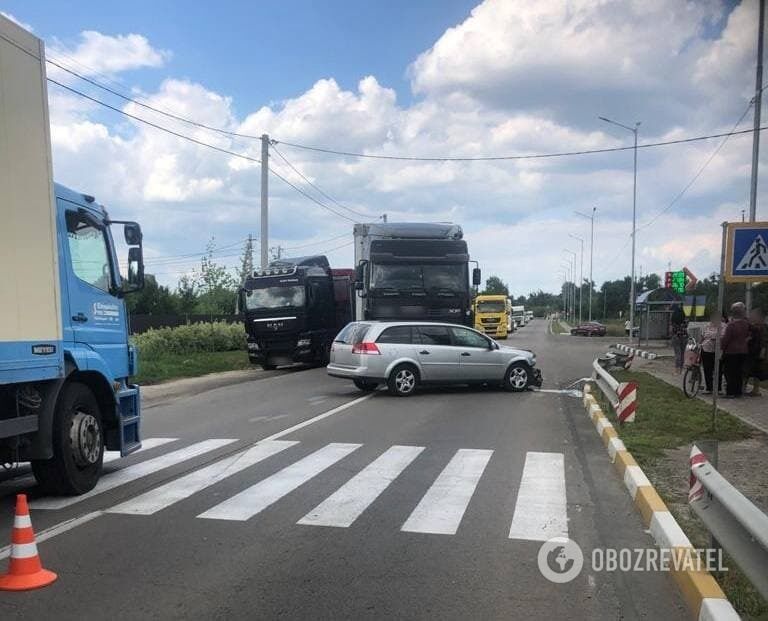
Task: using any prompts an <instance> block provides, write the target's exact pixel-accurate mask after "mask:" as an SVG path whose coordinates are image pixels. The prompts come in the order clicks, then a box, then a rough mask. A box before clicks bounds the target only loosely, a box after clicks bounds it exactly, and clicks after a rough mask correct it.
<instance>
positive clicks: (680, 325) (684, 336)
mask: <svg viewBox="0 0 768 621" xmlns="http://www.w3.org/2000/svg"><path fill="white" fill-rule="evenodd" d="M670 324H671V336H670V340H671V341H672V350H673V351H674V352H675V373H677V374H678V375H680V373H682V372H683V354H684V353H685V345H686V343H687V342H688V327H687V322H686V321H685V315H684V314H683V309H682V308H681V307H680V306H675V308H673V309H672V317H671V319H670Z"/></svg>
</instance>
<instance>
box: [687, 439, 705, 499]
mask: <svg viewBox="0 0 768 621" xmlns="http://www.w3.org/2000/svg"><path fill="white" fill-rule="evenodd" d="M707 461H708V460H707V456H706V455H705V454H704V453H702V452H701V451H700V450H699V447H698V446H696V445H695V444H694V445H693V446H692V447H691V456H690V459H689V462H690V465H691V476H690V478H689V479H688V502H693V501H694V500H698V499H699V498H701V497H702V496H704V486H703V485H702V484H701V481H699V479H697V478H696V475H695V474H693V469H694V468H699V467H701V466H703V465H704V464H706V463H707Z"/></svg>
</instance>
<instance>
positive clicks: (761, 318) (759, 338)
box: [745, 308, 768, 397]
mask: <svg viewBox="0 0 768 621" xmlns="http://www.w3.org/2000/svg"><path fill="white" fill-rule="evenodd" d="M749 327H750V331H749V344H748V346H747V372H746V374H745V375H746V376H747V377H748V378H750V379H751V380H752V390H751V391H750V392H748V393H747V395H749V396H750V397H759V396H760V381H761V380H764V379H768V352H767V351H766V350H768V326H766V325H765V315H763V311H762V310H761V309H760V308H753V309H752V311H751V312H750V313H749Z"/></svg>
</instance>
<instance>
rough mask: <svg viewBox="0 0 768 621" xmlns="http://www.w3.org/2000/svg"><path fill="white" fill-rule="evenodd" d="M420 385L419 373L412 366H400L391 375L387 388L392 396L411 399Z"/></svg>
mask: <svg viewBox="0 0 768 621" xmlns="http://www.w3.org/2000/svg"><path fill="white" fill-rule="evenodd" d="M418 385H419V372H418V371H417V370H416V368H415V367H413V366H411V365H410V364H399V365H397V366H396V367H395V368H394V369H392V373H390V374H389V379H388V380H387V387H388V388H389V392H390V394H392V395H396V396H398V397H410V396H411V395H412V394H413V393H414V392H416V387H417V386H418Z"/></svg>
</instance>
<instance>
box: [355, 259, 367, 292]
mask: <svg viewBox="0 0 768 621" xmlns="http://www.w3.org/2000/svg"><path fill="white" fill-rule="evenodd" d="M364 286H365V263H364V262H360V263H358V264H357V267H356V268H355V291H362V290H363V288H364Z"/></svg>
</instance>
